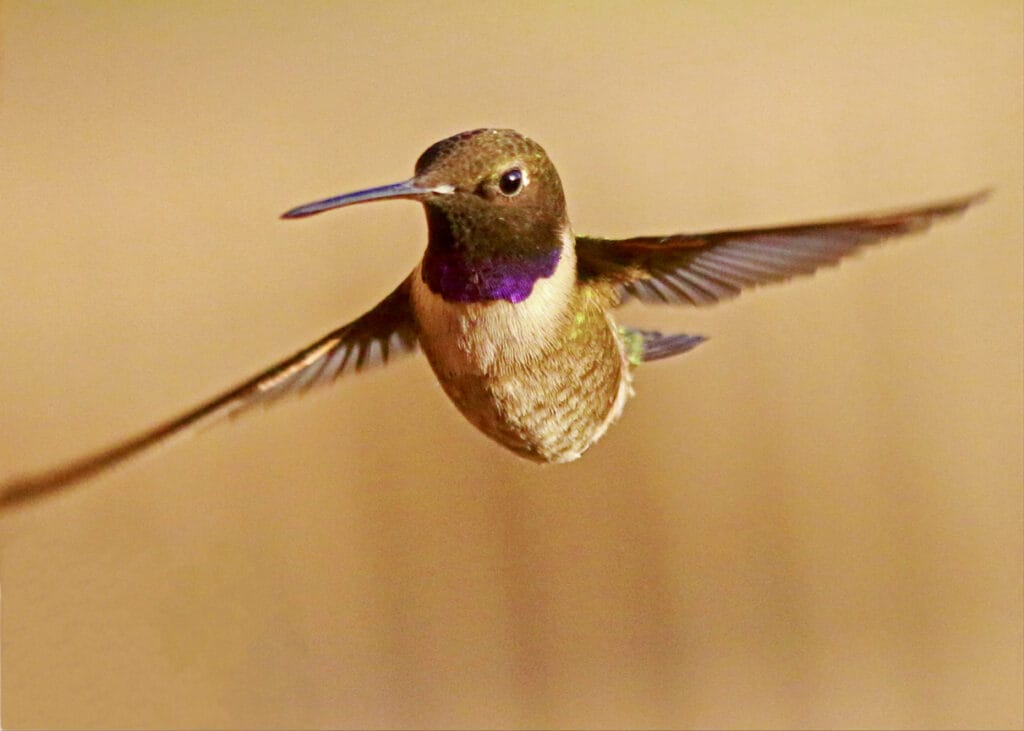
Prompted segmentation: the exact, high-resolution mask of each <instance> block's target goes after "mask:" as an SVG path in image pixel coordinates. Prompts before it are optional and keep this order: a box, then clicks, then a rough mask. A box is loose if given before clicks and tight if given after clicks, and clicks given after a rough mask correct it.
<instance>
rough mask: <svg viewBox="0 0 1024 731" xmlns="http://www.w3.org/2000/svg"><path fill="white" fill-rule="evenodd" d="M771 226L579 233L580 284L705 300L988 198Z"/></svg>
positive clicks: (827, 262) (795, 272)
mask: <svg viewBox="0 0 1024 731" xmlns="http://www.w3.org/2000/svg"><path fill="white" fill-rule="evenodd" d="M987 195H988V192H987V191H983V192H981V193H975V194H973V195H968V196H963V197H960V198H955V199H952V200H948V201H943V202H940V203H933V204H931V205H926V206H918V207H914V208H907V209H903V210H898V211H891V212H888V213H876V214H868V215H863V216H857V217H853V218H842V219H834V220H829V221H819V222H815V223H802V224H797V225H789V226H774V227H770V228H751V229H740V230H734V231H716V232H713V233H704V234H674V235H671V236H638V237H635V238H630V239H598V238H591V237H587V236H578V237H577V238H576V257H577V262H578V264H577V266H578V268H579V277H580V280H581V281H582V282H590V283H598V282H600V283H605V284H611V285H614V286H615V287H616V288H617V289H618V291H619V294H620V297H621V298H622V299H623V300H626V299H629V298H636V299H639V300H642V301H644V302H655V303H671V304H693V305H709V304H713V303H715V302H720V301H722V300H725V299H730V298H732V297H735V296H736V295H738V294H739V293H740V291H741V290H743V289H748V288H751V287H756V286H759V285H762V284H768V283H770V282H777V281H781V280H783V279H789V278H790V277H795V276H802V275H807V274H811V273H813V272H815V271H817V270H818V269H820V268H822V267H828V266H834V265H835V264H837V263H838V262H839V261H840V260H841V259H842V258H843V257H845V256H847V255H849V254H852V253H854V252H856V251H858V250H860V249H861V248H863V247H864V246H867V245H869V244H873V243H876V242H879V241H883V240H885V239H890V238H894V237H897V236H904V235H907V234H911V233H915V232H919V231H923V230H925V229H927V228H928V227H929V226H931V225H932V223H934V222H935V221H938V220H940V219H943V218H948V217H950V216H955V215H958V214H961V213H963V212H964V211H965V210H967V208H969V207H970V206H972V205H974V204H975V203H979V202H980V201H982V200H984V198H985V197H987Z"/></svg>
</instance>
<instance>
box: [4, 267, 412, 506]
mask: <svg viewBox="0 0 1024 731" xmlns="http://www.w3.org/2000/svg"><path fill="white" fill-rule="evenodd" d="M409 288H410V279H406V280H405V281H404V282H402V284H400V285H399V286H398V287H397V288H396V289H395V291H394V292H392V293H391V294H390V295H388V296H387V297H385V298H384V299H383V300H382V301H381V302H380V303H379V304H378V305H377V306H376V307H374V308H373V309H372V310H370V311H369V312H367V313H366V314H364V315H363V316H362V317H359V318H358V319H356V320H353V321H352V322H350V323H349V324H347V325H344V326H343V327H340V328H338V329H337V330H335V331H333V332H330V333H328V334H327V335H325V336H324V337H322V338H320V339H319V340H317V341H316V342H315V343H312V344H311V345H309V346H307V347H305V348H303V349H302V350H300V351H298V352H297V353H294V354H293V355H291V356H290V357H288V358H285V359H284V360H282V361H281V362H279V363H277V364H275V365H273V366H271V367H270V368H268V369H267V370H265V371H263V372H262V373H259V374H258V375H256V376H253V377H252V378H250V379H248V380H247V381H245V382H243V383H241V384H239V385H238V386H235V387H234V388H232V389H230V390H228V391H226V392H224V393H223V394H221V395H219V396H217V397H215V398H212V399H210V400H209V401H207V402H206V403H204V404H202V405H200V406H198V407H196V408H194V409H192V410H190V411H187V412H185V413H184V414H181V415H180V416H177V417H175V418H173V419H170V420H168V421H165V422H163V423H162V424H159V425H157V426H155V427H153V428H152V429H149V430H147V431H145V432H143V433H141V434H139V435H137V436H135V437H132V438H131V439H127V440H125V441H123V442H121V443H119V444H116V445H114V446H112V447H110V448H108V449H104V450H101V451H99V452H95V453H93V454H90V455H86V456H85V457H82V458H80V459H77V460H74V461H72V462H69V463H67V464H66V465H63V466H60V467H57V468H56V469H53V470H48V471H45V472H41V473H38V474H34V475H27V476H24V477H16V478H14V479H12V480H9V481H8V482H5V483H4V484H2V485H0V510H3V509H5V508H7V507H9V506H11V505H14V504H16V503H22V502H24V501H27V500H30V499H33V498H37V497H41V496H42V495H44V494H47V493H50V492H52V491H55V490H58V489H60V488H63V487H66V486H68V485H70V484H72V483H75V482H78V481H80V480H83V479H85V478H87V477H90V476H92V475H94V474H96V473H98V472H101V471H103V470H106V469H109V468H111V467H114V466H116V465H118V464H120V463H122V462H124V461H125V460H127V459H130V458H131V457H134V456H135V455H137V454H139V453H140V452H143V451H145V450H146V449H148V448H150V447H153V446H156V445H157V444H161V443H163V442H165V441H166V440H168V439H170V438H171V437H173V436H176V435H179V434H184V433H186V432H188V431H190V430H194V429H197V428H199V427H200V426H204V425H208V424H210V423H212V422H214V421H217V420H219V419H223V418H234V417H236V416H238V415H239V414H241V413H243V412H245V411H247V410H249V409H251V408H252V407H253V406H256V405H267V404H270V403H273V402H275V401H277V400H278V399H280V398H283V397H285V396H289V395H293V394H299V393H304V392H305V391H308V390H309V389H311V388H314V387H317V386H322V385H325V384H328V383H332V382H333V381H334V380H335V379H337V378H338V377H339V376H341V375H342V374H343V373H346V372H349V371H361V370H363V369H365V368H368V367H371V366H374V365H379V364H381V363H384V362H386V361H387V360H388V359H389V358H391V357H392V356H394V355H398V354H401V353H408V352H411V351H413V350H414V349H415V348H416V344H417V342H418V336H417V328H416V321H415V318H414V316H413V313H412V306H411V304H410V302H409Z"/></svg>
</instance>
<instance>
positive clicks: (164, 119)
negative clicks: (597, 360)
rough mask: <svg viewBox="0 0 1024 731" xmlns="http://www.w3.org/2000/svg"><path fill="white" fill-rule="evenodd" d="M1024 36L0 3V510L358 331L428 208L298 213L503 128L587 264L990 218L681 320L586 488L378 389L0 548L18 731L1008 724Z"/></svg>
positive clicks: (1014, 606) (737, 17) (393, 372)
mask: <svg viewBox="0 0 1024 731" xmlns="http://www.w3.org/2000/svg"><path fill="white" fill-rule="evenodd" d="M1021 16H1022V9H1021V5H1020V3H1018V2H1008V3H995V2H993V3H985V2H964V3H933V2H925V3H919V4H914V3H899V4H895V5H891V4H889V3H864V4H856V5H853V6H851V7H847V6H845V5H838V4H836V5H830V4H819V3H800V4H783V5H769V4H761V3H733V4H722V3H696V4H654V3H651V4H631V3H627V4H581V5H577V6H575V7H570V6H561V7H557V8H549V7H548V6H547V5H546V4H543V3H537V4H526V5H519V4H516V5H511V4H509V5H499V6H491V5H482V6H477V5H476V4H452V5H449V4H427V5H419V4H415V5H414V4H374V5H366V4H362V3H359V4H356V3H352V4H340V3H287V4H285V3H282V4H277V5H275V4H270V3H266V4H251V5H250V4H234V3H232V4H228V3H220V4H212V5H207V4H200V3H188V4H186V3H166V4H162V3H142V4H134V5H129V4H122V3H118V2H111V3H52V4H50V3H37V2H27V3H21V2H5V3H4V4H3V6H2V8H0V23H2V49H0V51H2V56H0V63H2V66H0V105H2V106H0V146H2V175H0V231H2V234H0V242H2V243H0V245H2V247H3V267H2V269H0V311H2V312H3V318H2V324H0V334H2V335H0V358H2V362H3V371H2V375H0V403H2V409H0V434H2V439H0V474H9V473H13V472H16V471H24V470H28V469H33V468H39V467H43V466H46V465H49V464H51V463H53V462H54V461H57V460H61V459H64V458H67V457H71V456H74V455H77V454H79V453H81V452H82V451H84V450H88V449H91V448H95V447H99V446H102V445H104V444H106V443H107V442H109V441H111V440H113V439H116V438H119V437H122V436H125V435H127V434H130V433H131V432H133V431H135V430H137V429H139V428H141V427H143V426H146V425H148V424H149V423H151V422H152V421H154V420H156V419H160V418H163V417H166V416H169V415H171V414H173V413H175V412H177V411H179V410H181V409H183V408H185V407H187V406H191V405H193V404H194V403H195V402H197V401H199V400H200V399H203V398H206V397H208V396H211V395H213V394H214V393H215V392H217V391H218V390H219V389H221V388H223V387H226V386H228V385H231V384H233V383H234V382H236V381H237V380H239V379H240V378H242V377H245V376H248V375H250V374H251V373H253V372H255V371H256V370H258V369H261V368H262V367H264V366H266V365H268V364H269V363H270V362H271V361H273V360H275V359H277V358H279V357H281V356H283V355H286V354H288V353H290V352H291V351H293V350H294V349H296V348H298V347H300V346H302V345H305V344H306V343H307V342H309V341H311V340H313V339H314V338H315V337H318V336H319V335H321V334H322V333H324V332H326V331H327V330H329V329H332V328H333V327H335V326H337V325H338V324H341V323H342V322H344V321H347V320H349V319H351V318H352V317H354V316H356V315H358V314H360V313H361V312H363V311H364V310H365V309H367V308H368V307H369V306H370V305H372V304H374V303H375V302H376V301H377V300H378V299H379V298H380V297H381V296H382V295H383V294H385V293H387V292H388V291H390V290H391V288H392V287H393V286H394V285H395V284H396V283H397V282H398V281H399V280H400V279H401V278H402V277H403V276H404V275H405V274H406V273H407V272H408V271H409V270H410V269H411V267H412V266H413V265H414V263H415V262H416V260H417V259H418V258H419V256H420V255H421V252H422V249H423V245H424V242H425V227H424V225H423V221H422V212H421V211H420V209H419V207H418V206H416V205H413V204H410V203H407V202H406V203H393V204H387V205H385V204H376V205H373V206H365V207H360V208H357V209H352V210H347V211H339V212H337V213H335V214H332V215H329V216H324V217H321V218H317V219H311V220H309V221H304V222H287V223H286V222H282V221H278V220H277V215H278V214H279V213H280V212H281V211H283V210H285V209H286V208H289V207H291V206H293V205H296V204H299V203H304V202H307V201H309V200H313V199H315V198H318V197H321V196H325V195H329V194H334V193H341V192H344V191H347V190H351V189H355V188H359V187H363V186H369V185H375V184H382V183H387V182H392V181H396V180H399V179H403V178H405V177H407V176H408V175H409V173H410V172H411V170H412V165H413V162H414V161H415V159H416V157H417V156H418V155H419V153H420V152H421V151H422V150H423V149H424V148H426V147H427V146H428V145H429V144H430V143H432V142H434V141H435V140H437V139H440V138H442V137H445V136H447V135H449V134H452V133H454V132H457V131H460V130H463V129H471V128H474V127H479V126H510V127H514V128H517V129H519V130H520V131H522V132H524V133H526V134H528V135H530V136H532V137H534V138H535V139H537V140H538V141H539V142H540V143H541V144H543V145H544V146H545V147H546V149H547V150H548V152H549V153H550V155H551V156H552V158H553V159H554V160H555V163H556V164H557V165H558V167H559V170H560V171H561V174H562V177H563V181H564V184H565V188H566V191H567V195H568V197H569V207H570V213H571V215H572V217H573V221H574V224H575V226H576V229H577V230H578V231H580V232H587V233H594V234H601V235H606V236H616V235H627V234H640V233H668V232H674V231H680V230H706V229H713V228H719V227H726V226H748V225H757V224H770V223H783V222H788V221H794V220H801V219H808V218H818V217H824V216H834V215H841V214H850V213H857V212H861V211H870V210H873V209H878V208H887V207H892V206H897V205H904V204H913V203H921V202H926V201H929V200H932V199H937V198H943V197H948V196H951V195H956V194H960V193H965V192H969V191H972V190H975V189H978V188H982V187H986V186H994V187H995V189H996V193H995V195H994V197H993V198H992V199H991V200H990V201H989V202H988V203H986V204H985V205H984V206H982V207H980V208H978V209H975V210H972V211H971V212H969V213H968V214H967V215H966V216H964V217H963V218H961V219H958V220H956V221H954V222H952V223H950V224H946V225H943V226H941V227H939V228H937V229H934V230H933V231H932V232H930V233H929V234H927V235H926V236H924V237H916V238H913V239H908V240H905V241H903V242H901V243H899V244H897V245H892V246H888V247H884V248H881V249H878V250H875V251H873V252H870V253H869V254H868V255H866V256H863V257H859V258H858V259H857V260H855V261H851V262H847V263H846V264H844V265H843V266H842V267H840V268H838V269H836V270H830V271H827V272H825V273H823V274H820V275H819V276H817V277H816V278H814V279H812V280H801V281H799V282H794V283H791V284H788V285H785V286H779V287H774V288H770V289H764V290H760V291H757V292H753V293H750V294H747V295H745V296H744V297H742V298H740V299H739V300H737V301H735V302H733V303H731V304H727V305H724V306H719V307H716V308H713V309H707V310H700V311H697V310H683V309H677V310H671V309H658V308H644V307H639V306H635V307H632V308H630V309H629V310H628V311H624V312H623V313H622V316H623V318H624V319H625V321H627V322H629V323H633V324H637V325H641V326H651V327H661V328H665V329H669V330H685V331H689V332H699V333H704V334H707V335H710V336H711V340H710V341H709V342H708V343H707V344H706V345H704V346H702V347H701V348H700V349H698V350H697V351H695V352H694V353H692V354H690V355H687V356H685V357H684V358H681V359H678V360H672V361H668V362H664V363H660V364H654V365H651V366H648V367H645V368H644V369H643V370H642V371H640V373H639V374H638V378H637V383H636V387H637V397H636V398H635V400H634V401H633V402H632V403H631V405H630V407H629V408H628V409H627V410H626V413H625V416H624V418H623V419H622V420H621V422H620V423H619V424H618V426H617V427H615V428H613V429H612V430H611V432H610V433H609V435H608V436H607V437H606V438H605V439H604V440H603V441H602V442H601V443H600V444H599V445H597V446H596V447H595V448H594V449H593V450H592V451H591V452H590V453H588V454H587V456H586V457H585V458H584V459H583V460H581V461H580V462H577V463H575V464H571V465H567V466H558V467H547V468H544V467H538V466H536V465H534V464H531V463H527V462H524V461H521V460H519V459H517V458H515V457H513V456H510V455H509V454H507V453H505V452H503V451H502V450H500V449H499V448H498V447H496V446H494V445H492V444H491V443H490V442H489V441H487V440H486V439H485V438H484V437H483V436H481V435H480V434H478V433H477V432H476V431H475V430H474V429H473V428H472V427H471V426H469V425H468V423H466V422H465V421H464V420H463V419H462V417H461V416H460V415H459V414H458V413H457V412H456V410H455V409H454V408H453V407H452V406H451V404H450V403H449V402H448V401H447V400H446V398H445V397H444V395H443V393H442V392H441V389H440V388H439V387H438V386H437V384H436V382H435V381H434V379H433V376H432V374H431V373H430V371H429V368H428V366H427V364H426V362H425V361H424V360H423V359H422V358H421V357H416V358H410V359H407V360H404V361H402V362H400V363H397V364H395V365H393V366H392V367H389V368H388V369H385V370H379V371H375V372H373V373H371V374H366V375H364V376H362V377H360V378H358V379H351V380H345V381H343V382H339V383H338V384H337V385H336V386H335V387H334V388H333V389H329V390H326V391H321V392H318V393H315V394H311V395H309V396H308V397H306V398H304V399H301V400H297V401H292V402H289V403H287V404H282V405H280V406H278V407H276V408H274V409H272V410H269V411H267V412H264V413H259V414H256V415H253V416H250V417H248V418H246V419H244V420H242V421H240V422H238V423H236V424H233V425H223V426H221V427H220V428H217V429H214V430H211V431H208V432H206V433H204V434H203V435H201V436H200V437H199V438H196V439H193V440H188V441H184V442H179V443H177V444H175V445H174V446H172V447H170V448H167V449H165V450H162V451H160V452H159V453H157V454H156V455H154V456H152V457H150V458H148V459H146V460H144V461H142V462H140V463H137V464H134V465H132V466H130V467H128V468H126V469H123V470H121V471H118V472H116V473H114V474H110V475H107V476H103V477H102V478H99V479H96V480H95V481H93V482H92V483H90V484H89V485H87V486H85V487H83V488H81V489H79V490H77V491H76V492H74V493H73V494H69V495H67V496H64V497H61V498H59V499H54V500H52V501H49V502H46V503H44V504H40V505H37V506H33V507H32V508H31V509H28V510H25V511H23V512H20V513H18V514H16V515H14V516H10V517H5V518H3V519H0V552H2V557H0V579H2V591H3V593H2V610H3V614H2V634H3V637H2V639H3V643H2V653H3V654H2V662H3V665H2V699H0V706H2V714H3V724H4V726H5V727H6V728H21V727H54V728H56V727H111V726H114V727H214V728H243V727H244V728H297V727H319V728H327V727H353V726H354V727H389V726H405V727H410V726H412V727H421V726H432V727H453V728H457V727H476V726H485V727H508V726H511V727H521V726H557V727H619V726H624V727H652V726H657V727H723V728H727V727H733V728H735V727H764V728H768V727H777V728H790V727H834V728H849V727H889V728H896V727H901V728H903V727H905V728H936V727H970V728H981V727H992V728H1005V727H1014V726H1015V727H1020V726H1021V725H1022V723H1024V719H1022V716H1024V711H1022V703H1024V700H1022V632H1024V630H1022V622H1024V620H1022V479H1024V478H1022V459H1024V458H1022V442H1024V435H1022V410H1024V408H1022V317H1024V315H1022V312H1024V301H1022V296H1024V295H1022V278H1024V274H1022V267H1024V264H1022V248H1024V247H1022V231H1024V225H1022V209H1024V201H1022V185H1024V183H1022V154H1024V152H1022V140H1021V136H1022V124H1024V114H1022V91H1021V85H1022V37H1024V35H1022V17H1021Z"/></svg>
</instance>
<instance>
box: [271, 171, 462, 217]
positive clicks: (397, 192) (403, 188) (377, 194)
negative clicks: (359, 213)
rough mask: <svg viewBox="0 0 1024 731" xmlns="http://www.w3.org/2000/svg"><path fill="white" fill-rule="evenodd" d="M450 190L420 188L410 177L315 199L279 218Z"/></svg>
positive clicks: (416, 197) (418, 196)
mask: <svg viewBox="0 0 1024 731" xmlns="http://www.w3.org/2000/svg"><path fill="white" fill-rule="evenodd" d="M451 192H452V189H451V186H447V185H442V186H438V187H436V188H421V187H419V186H418V185H416V178H411V179H409V180H403V181H402V182H401V183H392V184H391V185H382V186H380V187H379V188H367V189H366V190H358V191H356V192H355V193H346V194H345V195H339V196H335V197H334V198H326V199H324V200H322V201H316V202H315V203H307V204H306V205H304V206H299V207H298V208H293V209H291V210H290V211H287V212H285V213H282V214H281V218H303V217H304V216H312V215H313V214H314V213H323V212H324V211H329V210H331V209H332V208H341V207H342V206H352V205H355V204H356V203H366V202H367V201H377V200H382V199H384V198H414V199H419V198H423V197H424V196H427V195H430V194H431V193H440V194H444V193H451Z"/></svg>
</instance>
